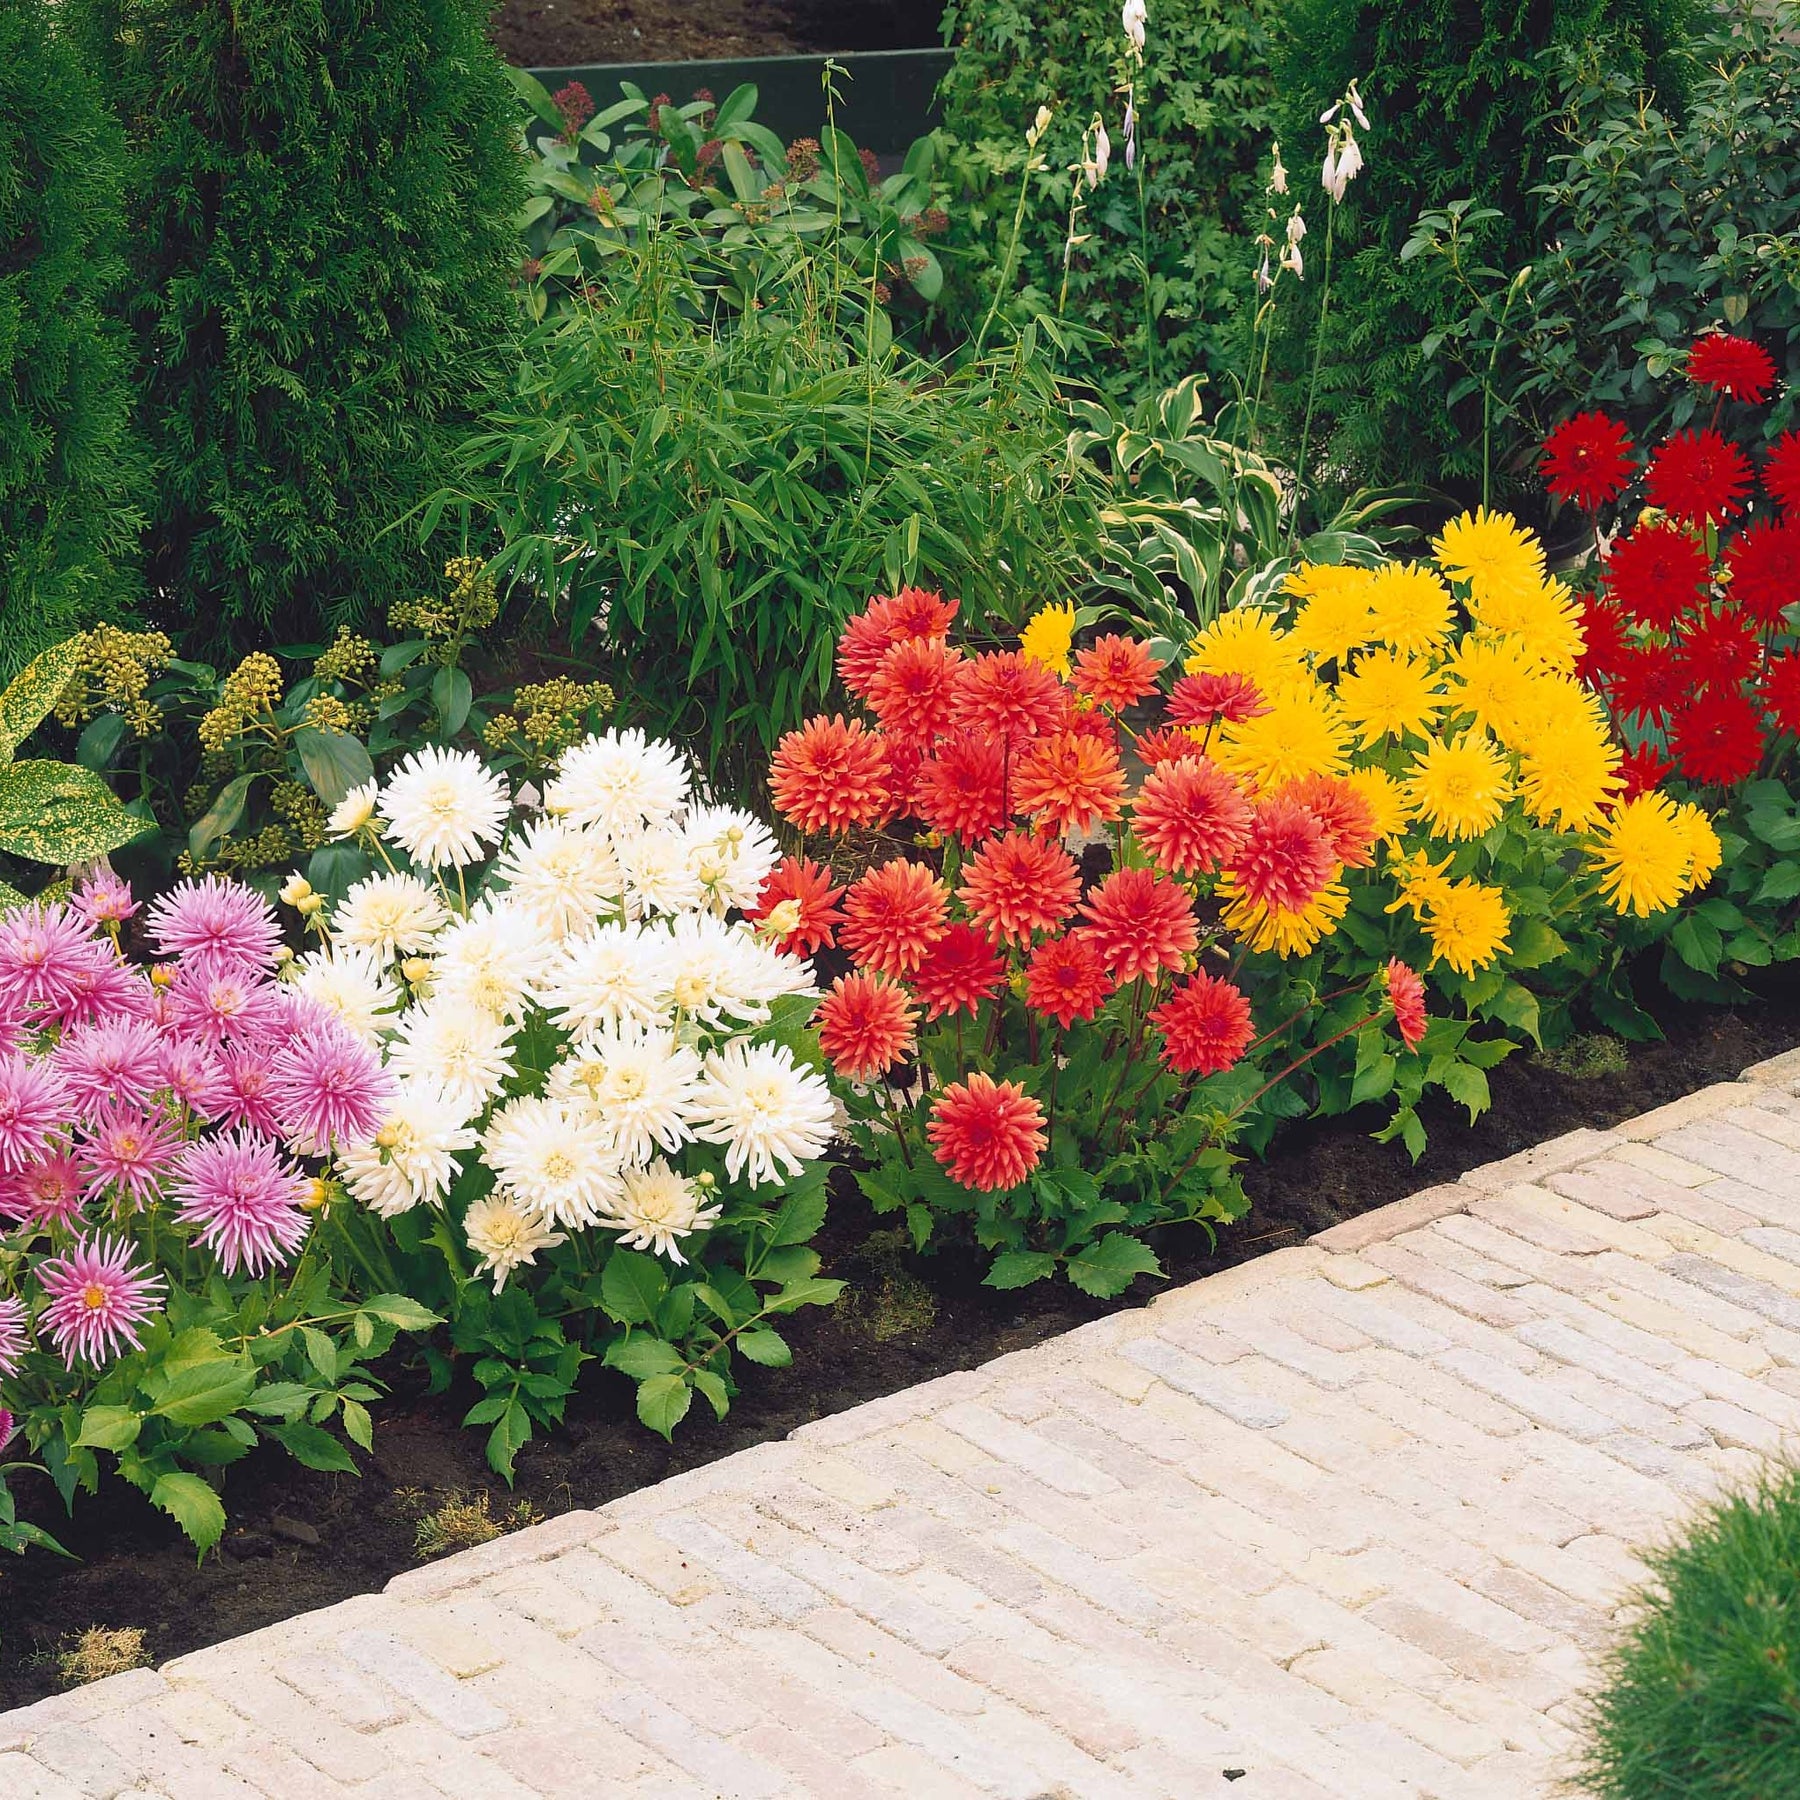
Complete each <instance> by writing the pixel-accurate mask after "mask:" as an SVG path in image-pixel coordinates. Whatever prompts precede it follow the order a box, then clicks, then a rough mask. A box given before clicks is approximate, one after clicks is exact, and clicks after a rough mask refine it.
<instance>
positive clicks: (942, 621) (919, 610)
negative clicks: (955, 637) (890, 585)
mask: <svg viewBox="0 0 1800 1800" xmlns="http://www.w3.org/2000/svg"><path fill="white" fill-rule="evenodd" d="M956 607H957V603H956V601H954V600H946V599H945V598H944V596H943V595H942V594H933V593H928V592H927V591H926V590H925V589H924V588H902V589H901V590H900V592H899V593H897V594H881V595H878V596H877V597H876V598H875V599H873V600H871V601H870V602H869V604H868V606H867V607H865V608H864V610H863V611H861V612H860V613H858V614H857V615H856V617H855V618H854V619H852V620H851V621H850V623H849V624H848V625H846V626H845V627H844V635H843V636H842V637H840V638H839V639H838V653H837V665H838V680H839V681H841V682H842V683H843V684H844V686H845V687H847V688H848V689H849V690H850V692H851V693H853V694H854V695H855V696H856V697H857V699H859V700H866V699H868V697H869V683H870V682H871V681H872V680H873V679H874V676H875V671H876V670H877V669H878V668H879V667H880V666H881V660H882V658H883V657H885V656H886V655H887V653H888V652H889V651H890V650H891V649H892V648H893V647H894V646H895V645H896V644H902V643H904V642H905V641H906V640H907V639H908V638H916V637H938V638H941V637H945V636H947V635H948V634H949V631H950V625H951V621H952V620H954V619H955V617H956Z"/></svg>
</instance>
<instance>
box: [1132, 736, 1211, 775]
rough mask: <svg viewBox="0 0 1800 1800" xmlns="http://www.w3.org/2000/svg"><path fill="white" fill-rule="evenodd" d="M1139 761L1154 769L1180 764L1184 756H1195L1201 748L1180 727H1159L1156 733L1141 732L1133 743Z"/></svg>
mask: <svg viewBox="0 0 1800 1800" xmlns="http://www.w3.org/2000/svg"><path fill="white" fill-rule="evenodd" d="M1131 747H1132V749H1133V750H1135V751H1136V752H1137V758H1138V761H1139V762H1141V763H1142V764H1143V765H1144V767H1145V768H1147V769H1154V768H1157V767H1158V766H1159V765H1161V764H1163V763H1170V762H1180V761H1181V759H1182V758H1183V757H1184V756H1195V755H1197V754H1198V753H1199V750H1200V746H1199V745H1198V744H1197V743H1195V741H1194V740H1193V738H1192V737H1191V736H1190V735H1189V734H1188V733H1187V732H1186V731H1184V730H1183V729H1182V728H1181V727H1180V726H1179V725H1159V726H1157V728H1156V729H1155V730H1154V731H1142V732H1139V733H1138V735H1137V738H1136V739H1135V740H1134V741H1133V743H1132V746H1131Z"/></svg>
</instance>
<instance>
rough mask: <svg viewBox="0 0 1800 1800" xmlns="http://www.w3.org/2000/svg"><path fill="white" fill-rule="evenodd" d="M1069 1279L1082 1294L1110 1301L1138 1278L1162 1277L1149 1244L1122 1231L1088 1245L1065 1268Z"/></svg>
mask: <svg viewBox="0 0 1800 1800" xmlns="http://www.w3.org/2000/svg"><path fill="white" fill-rule="evenodd" d="M1065 1267H1066V1269H1067V1271H1068V1276H1069V1279H1070V1280H1071V1281H1072V1282H1074V1284H1075V1285H1076V1286H1077V1287H1078V1288H1080V1289H1081V1291H1082V1292H1083V1293H1084V1294H1092V1295H1093V1296H1094V1297H1095V1299H1097V1300H1110V1299H1111V1298H1112V1297H1113V1296H1114V1295H1115V1294H1122V1293H1124V1291H1125V1290H1126V1289H1127V1288H1128V1287H1130V1286H1131V1284H1132V1282H1133V1281H1135V1280H1136V1279H1137V1278H1138V1276H1140V1275H1161V1274H1162V1272H1163V1267H1162V1264H1161V1263H1160V1262H1158V1261H1157V1260H1156V1252H1155V1251H1154V1250H1152V1249H1151V1248H1150V1246H1149V1245H1148V1244H1143V1243H1139V1241H1138V1240H1137V1239H1136V1238H1134V1237H1129V1236H1127V1235H1126V1233H1124V1232H1123V1231H1109V1232H1108V1233H1107V1234H1106V1236H1105V1237H1103V1238H1102V1239H1101V1240H1100V1241H1099V1243H1097V1244H1089V1245H1088V1247H1087V1248H1086V1249H1085V1250H1083V1251H1082V1252H1081V1254H1080V1255H1079V1256H1076V1257H1073V1258H1071V1259H1070V1261H1069V1262H1068V1263H1067V1264H1066V1265H1065Z"/></svg>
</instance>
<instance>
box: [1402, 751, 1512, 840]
mask: <svg viewBox="0 0 1800 1800" xmlns="http://www.w3.org/2000/svg"><path fill="white" fill-rule="evenodd" d="M1512 791H1513V785H1512V772H1511V771H1510V770H1509V769H1508V767H1507V765H1506V758H1505V757H1504V756H1502V755H1501V754H1500V752H1499V751H1498V750H1496V749H1495V748H1494V746H1493V745H1492V744H1491V743H1489V742H1488V740H1487V739H1486V738H1484V737H1478V736H1475V735H1473V734H1471V735H1469V736H1465V737H1462V738H1459V739H1458V740H1457V741H1456V742H1455V743H1451V742H1449V741H1448V740H1446V739H1444V738H1433V739H1431V741H1430V742H1429V743H1428V744H1426V746H1425V748H1424V749H1423V750H1421V751H1420V752H1419V754H1418V757H1417V758H1416V759H1415V760H1414V762H1413V766H1412V771H1411V773H1410V774H1409V775H1408V776H1407V779H1406V795H1407V798H1408V799H1409V800H1411V801H1412V803H1413V806H1414V808H1415V809H1416V810H1417V812H1418V814H1419V816H1420V817H1421V818H1423V819H1424V820H1425V821H1426V822H1427V823H1428V824H1429V825H1430V826H1431V828H1432V830H1433V831H1434V832H1436V833H1437V834H1438V836H1440V837H1447V838H1478V837H1480V836H1481V835H1482V833H1483V832H1485V831H1488V830H1491V829H1492V828H1493V827H1494V826H1495V825H1497V824H1498V823H1499V821H1500V815H1501V813H1502V812H1503V811H1504V810H1505V808H1506V802H1507V800H1508V799H1509V798H1510V797H1511V795H1512Z"/></svg>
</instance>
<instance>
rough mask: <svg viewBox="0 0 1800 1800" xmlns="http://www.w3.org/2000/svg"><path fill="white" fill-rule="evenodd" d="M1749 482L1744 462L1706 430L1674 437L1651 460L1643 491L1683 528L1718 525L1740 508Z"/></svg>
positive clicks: (1747, 461) (1732, 446)
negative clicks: (1709, 521) (1680, 523)
mask: <svg viewBox="0 0 1800 1800" xmlns="http://www.w3.org/2000/svg"><path fill="white" fill-rule="evenodd" d="M1750 480H1751V469H1750V459H1749V457H1747V456H1746V455H1745V454H1744V453H1743V451H1742V450H1740V449H1739V448H1738V447H1737V445H1736V444H1733V443H1728V442H1727V441H1726V440H1725V439H1724V438H1723V437H1721V436H1720V435H1719V433H1718V432H1716V431H1714V430H1713V429H1712V428H1711V427H1710V426H1706V427H1704V428H1702V429H1700V430H1690V431H1678V432H1676V433H1675V435H1674V436H1673V437H1672V438H1670V439H1669V441H1668V442H1667V443H1666V444H1664V445H1663V447H1662V448H1661V449H1660V450H1659V451H1657V453H1656V454H1655V455H1654V456H1653V457H1651V459H1650V467H1649V470H1648V471H1647V472H1646V474H1645V476H1644V492H1645V494H1646V495H1647V496H1648V498H1649V501H1650V504H1651V505H1652V506H1655V507H1660V508H1661V509H1662V510H1663V511H1664V512H1666V513H1667V514H1668V515H1669V517H1670V518H1671V519H1678V520H1680V521H1681V522H1682V523H1683V524H1684V525H1704V524H1706V522H1707V521H1708V520H1709V519H1710V520H1711V521H1712V522H1713V523H1714V524H1718V523H1720V522H1721V521H1723V520H1725V519H1729V518H1730V517H1731V516H1732V515H1733V514H1734V513H1736V512H1737V511H1738V510H1739V509H1740V508H1741V507H1742V506H1743V504H1744V495H1745V494H1746V493H1747V492H1748V491H1749V488H1750Z"/></svg>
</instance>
